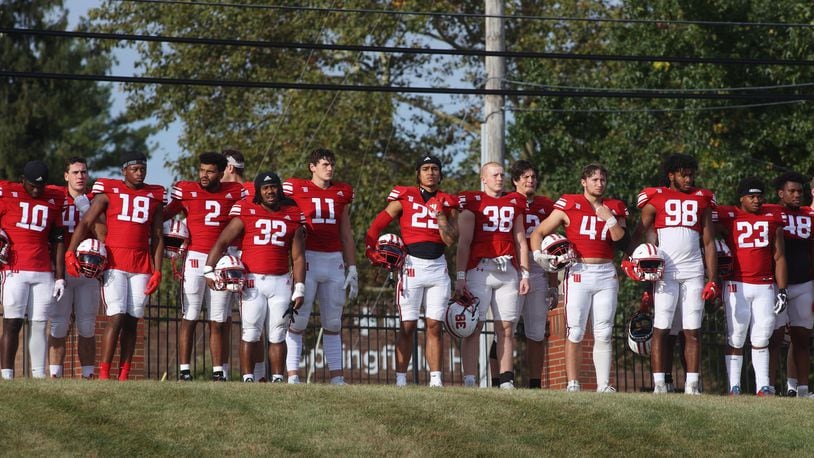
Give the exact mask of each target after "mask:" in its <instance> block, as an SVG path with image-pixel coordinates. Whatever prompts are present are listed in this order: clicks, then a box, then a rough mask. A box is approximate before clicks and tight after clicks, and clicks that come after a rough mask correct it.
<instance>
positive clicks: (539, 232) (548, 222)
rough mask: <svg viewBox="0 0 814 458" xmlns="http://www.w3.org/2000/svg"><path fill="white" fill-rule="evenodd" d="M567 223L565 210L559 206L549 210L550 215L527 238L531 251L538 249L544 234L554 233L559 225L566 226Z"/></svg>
mask: <svg viewBox="0 0 814 458" xmlns="http://www.w3.org/2000/svg"><path fill="white" fill-rule="evenodd" d="M568 224H569V221H568V216H567V215H566V214H565V212H564V211H562V210H560V209H559V208H555V209H554V211H552V212H551V215H549V216H548V217H547V218H546V219H544V220H543V221H542V222H540V224H538V225H537V227H535V228H534V231H533V232H532V233H531V238H530V240H529V243H531V247H530V248H531V251H532V252H534V251H536V250H539V249H540V245H541V244H542V243H543V238H544V237H545V236H546V235H548V234H552V233H554V231H556V230H557V228H558V227H560V225H563V226H568Z"/></svg>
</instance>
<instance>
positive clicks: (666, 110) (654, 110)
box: [504, 100, 806, 113]
mask: <svg viewBox="0 0 814 458" xmlns="http://www.w3.org/2000/svg"><path fill="white" fill-rule="evenodd" d="M804 103H806V101H805V100H789V101H783V102H769V103H750V104H745V105H717V106H708V107H686V108H635V109H628V110H626V109H607V108H585V109H568V108H521V107H506V108H504V111H511V112H523V113H529V112H531V113H534V112H547V113H676V112H691V111H719V110H740V109H745V108H760V107H773V106H779V105H794V104H804Z"/></svg>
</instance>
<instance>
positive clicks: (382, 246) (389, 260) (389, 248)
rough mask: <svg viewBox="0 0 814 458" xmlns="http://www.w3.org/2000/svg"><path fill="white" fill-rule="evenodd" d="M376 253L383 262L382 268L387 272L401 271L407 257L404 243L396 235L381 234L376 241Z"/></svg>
mask: <svg viewBox="0 0 814 458" xmlns="http://www.w3.org/2000/svg"><path fill="white" fill-rule="evenodd" d="M376 251H377V252H378V253H379V256H380V258H381V259H383V260H384V262H383V264H382V266H383V267H384V268H385V269H387V270H389V271H396V270H399V269H401V266H403V265H404V258H405V257H406V256H407V251H406V250H405V247H404V242H403V241H402V240H401V237H399V236H398V235H396V234H382V235H381V236H380V237H379V240H377V241H376Z"/></svg>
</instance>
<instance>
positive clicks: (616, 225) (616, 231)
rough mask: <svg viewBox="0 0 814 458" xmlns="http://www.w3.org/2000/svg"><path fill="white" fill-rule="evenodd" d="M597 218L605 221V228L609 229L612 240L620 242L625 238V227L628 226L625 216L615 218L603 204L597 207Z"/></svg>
mask: <svg viewBox="0 0 814 458" xmlns="http://www.w3.org/2000/svg"><path fill="white" fill-rule="evenodd" d="M596 216H597V217H598V218H599V219H601V220H602V221H605V228H606V229H608V233H609V234H610V236H611V240H613V241H614V242H618V241H620V240H622V238H624V236H625V232H626V231H625V227H626V226H627V223H626V218H625V216H624V215H619V216H615V215H614V214H613V213H611V210H610V208H608V207H607V206H606V205H604V204H603V205H600V206H598V207H596Z"/></svg>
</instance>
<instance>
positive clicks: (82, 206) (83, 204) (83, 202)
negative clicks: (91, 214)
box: [73, 194, 90, 215]
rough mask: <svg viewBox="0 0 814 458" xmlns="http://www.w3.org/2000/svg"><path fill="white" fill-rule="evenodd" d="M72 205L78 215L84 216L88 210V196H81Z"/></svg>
mask: <svg viewBox="0 0 814 458" xmlns="http://www.w3.org/2000/svg"><path fill="white" fill-rule="evenodd" d="M73 204H74V206H75V207H76V209H77V210H79V214H80V215H84V214H85V212H86V211H88V209H89V208H90V199H88V196H86V195H84V194H82V195H81V196H79V197H77V198H75V199H74V200H73Z"/></svg>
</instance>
